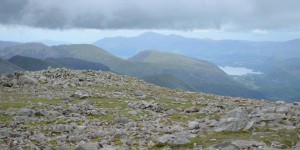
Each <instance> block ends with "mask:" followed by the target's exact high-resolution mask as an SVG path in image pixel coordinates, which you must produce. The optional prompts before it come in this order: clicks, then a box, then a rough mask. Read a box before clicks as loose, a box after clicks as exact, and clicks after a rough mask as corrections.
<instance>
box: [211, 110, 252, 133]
mask: <svg viewBox="0 0 300 150" xmlns="http://www.w3.org/2000/svg"><path fill="white" fill-rule="evenodd" d="M248 122H249V119H248V116H247V114H246V112H245V111H243V110H242V109H241V108H236V109H234V110H232V111H230V112H229V113H228V114H227V115H225V116H223V117H222V118H221V121H220V122H219V124H218V125H217V126H216V127H215V129H214V130H215V131H216V132H221V131H239V130H242V129H244V128H245V127H246V126H247V124H248Z"/></svg>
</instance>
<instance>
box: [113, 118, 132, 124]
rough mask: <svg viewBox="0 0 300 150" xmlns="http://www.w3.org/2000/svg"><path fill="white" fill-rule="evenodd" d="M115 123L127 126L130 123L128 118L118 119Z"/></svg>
mask: <svg viewBox="0 0 300 150" xmlns="http://www.w3.org/2000/svg"><path fill="white" fill-rule="evenodd" d="M114 122H115V123H122V124H125V123H128V122H129V119H128V118H125V117H116V118H115V119H114Z"/></svg>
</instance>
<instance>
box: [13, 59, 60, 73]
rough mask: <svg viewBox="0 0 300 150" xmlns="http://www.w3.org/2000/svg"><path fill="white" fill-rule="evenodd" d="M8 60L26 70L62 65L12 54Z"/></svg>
mask: <svg viewBox="0 0 300 150" xmlns="http://www.w3.org/2000/svg"><path fill="white" fill-rule="evenodd" d="M8 61H9V62H11V63H13V64H15V65H16V66H18V67H20V68H23V69H25V70H28V71H38V70H44V69H47V68H48V67H53V68H62V67H63V66H61V65H59V64H56V63H52V62H48V61H44V60H41V59H37V58H32V57H26V56H20V55H17V56H13V57H11V58H10V59H9V60H8Z"/></svg>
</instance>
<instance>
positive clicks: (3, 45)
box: [0, 41, 20, 49]
mask: <svg viewBox="0 0 300 150" xmlns="http://www.w3.org/2000/svg"><path fill="white" fill-rule="evenodd" d="M18 44H20V43H17V42H11V41H0V49H3V48H6V47H9V46H13V45H18Z"/></svg>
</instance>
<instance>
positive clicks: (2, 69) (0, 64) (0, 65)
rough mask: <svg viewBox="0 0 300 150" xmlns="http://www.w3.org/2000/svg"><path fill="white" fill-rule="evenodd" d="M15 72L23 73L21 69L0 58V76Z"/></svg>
mask: <svg viewBox="0 0 300 150" xmlns="http://www.w3.org/2000/svg"><path fill="white" fill-rule="evenodd" d="M15 71H23V69H22V68H20V67H17V66H16V65H14V64H12V63H10V62H8V61H6V60H3V59H1V58H0V74H6V73H12V72H15Z"/></svg>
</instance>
